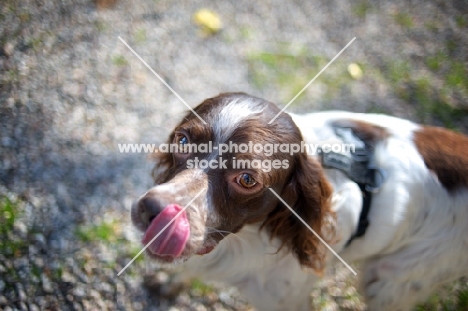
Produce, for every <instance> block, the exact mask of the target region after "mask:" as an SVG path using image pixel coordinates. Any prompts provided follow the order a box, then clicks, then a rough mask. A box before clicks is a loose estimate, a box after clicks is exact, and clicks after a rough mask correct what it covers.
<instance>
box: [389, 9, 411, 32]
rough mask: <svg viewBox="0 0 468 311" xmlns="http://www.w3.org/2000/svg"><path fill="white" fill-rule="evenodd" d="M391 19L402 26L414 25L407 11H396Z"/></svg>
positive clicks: (409, 26)
mask: <svg viewBox="0 0 468 311" xmlns="http://www.w3.org/2000/svg"><path fill="white" fill-rule="evenodd" d="M393 19H394V20H395V22H396V23H397V24H398V25H400V26H402V27H404V28H408V29H409V28H413V27H414V22H413V18H412V17H411V15H409V14H408V13H403V12H398V13H396V14H395V15H393Z"/></svg>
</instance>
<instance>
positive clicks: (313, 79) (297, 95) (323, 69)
mask: <svg viewBox="0 0 468 311" xmlns="http://www.w3.org/2000/svg"><path fill="white" fill-rule="evenodd" d="M354 40H356V37H354V38H353V39H352V40H351V41H349V42H348V44H346V46H345V47H344V48H343V49H342V50H341V51H340V52H338V54H336V56H335V57H333V58H332V60H331V61H329V62H328V64H326V65H325V67H323V68H322V70H320V71H319V73H317V74H316V75H315V77H313V78H312V80H310V81H309V83H307V84H306V86H304V87H303V88H302V90H300V91H299V93H297V94H296V96H294V98H293V99H291V100H290V101H289V103H288V104H287V105H286V106H284V108H283V109H281V111H280V112H278V114H277V115H276V116H275V117H274V118H273V119H271V121H270V122H268V124H271V123H273V121H275V120H276V118H278V116H279V115H280V114H282V113H283V112H284V111H285V110H286V108H288V107H289V105H291V104H292V103H293V101H295V100H296V99H297V98H298V97H299V96H300V95H301V94H302V93H303V92H304V91H305V90H306V89H307V88H308V87H309V86H310V85H311V84H312V82H314V81H315V79H317V78H318V77H319V76H320V75H321V74H322V72H324V71H325V70H326V69H327V68H328V66H330V65H331V64H332V63H333V62H334V61H335V60H336V59H337V58H338V56H340V55H341V53H343V52H344V50H346V49H347V48H348V47H349V46H350V45H351V43H353V42H354Z"/></svg>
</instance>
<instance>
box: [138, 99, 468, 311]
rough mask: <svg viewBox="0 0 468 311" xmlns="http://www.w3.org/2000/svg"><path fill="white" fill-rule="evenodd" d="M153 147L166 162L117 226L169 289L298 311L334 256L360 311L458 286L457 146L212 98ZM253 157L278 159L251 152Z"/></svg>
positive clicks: (324, 115)
mask: <svg viewBox="0 0 468 311" xmlns="http://www.w3.org/2000/svg"><path fill="white" fill-rule="evenodd" d="M305 144H308V145H310V146H315V147H316V149H315V151H314V152H311V151H310V150H303V149H305V148H304V146H305ZM340 144H341V145H342V146H345V145H346V144H347V145H349V146H350V147H352V146H354V150H351V148H350V150H349V152H348V151H345V152H341V153H340V152H338V151H339V150H338V149H340V148H338V147H340ZM167 145H175V146H178V147H179V148H178V149H177V150H175V151H172V152H159V153H158V154H157V157H158V164H157V166H156V167H155V169H154V171H153V177H154V180H155V186H154V187H152V188H151V189H149V190H148V191H147V192H146V193H145V194H144V195H143V196H142V197H140V198H139V199H138V200H137V201H136V202H135V203H134V204H133V206H132V212H131V218H132V222H133V224H134V225H135V226H136V227H137V228H138V229H139V230H141V231H142V232H143V238H142V242H143V244H145V245H147V244H148V248H147V249H146V253H147V255H148V256H149V257H150V258H152V259H154V260H156V261H158V262H159V263H162V264H164V265H169V266H174V265H177V266H179V267H182V271H183V272H182V274H181V279H190V278H195V277H196V278H200V279H202V280H213V281H221V282H225V283H228V284H231V285H234V286H236V287H237V288H239V289H240V291H241V293H242V294H243V295H245V297H246V298H247V300H248V301H249V302H250V303H251V304H252V305H253V306H254V307H255V308H257V309H258V310H269V311H271V310H309V309H310V293H311V291H312V289H313V288H314V286H315V285H316V282H317V278H318V277H320V275H321V274H322V273H323V271H324V269H325V268H326V266H331V265H335V264H342V263H340V261H339V258H338V257H337V256H335V254H336V255H338V256H339V257H340V258H341V259H342V260H343V261H344V262H346V263H349V264H351V263H357V264H360V265H359V267H360V269H359V270H358V272H357V276H356V277H358V278H359V280H360V281H359V282H360V289H361V291H362V294H363V296H364V298H365V300H366V304H367V306H368V308H369V310H379V311H380V310H392V311H395V310H411V309H412V307H414V306H415V305H416V304H417V303H419V302H423V301H424V300H425V299H427V297H428V296H429V295H430V294H431V293H432V292H434V291H435V290H436V289H437V288H438V287H439V286H440V285H441V284H444V283H447V282H450V281H453V280H456V279H457V278H460V277H461V276H465V275H468V256H467V251H468V138H467V137H466V136H464V135H462V134H458V133H455V132H452V131H449V130H447V129H443V128H436V127H428V126H421V125H418V124H415V123H413V122H410V121H407V120H403V119H399V118H395V117H391V116H386V115H379V114H362V113H351V112H339V111H332V112H317V113H310V114H305V115H295V114H288V113H285V112H282V111H280V110H279V108H278V107H277V106H275V105H274V104H272V103H270V102H268V101H266V100H263V99H260V98H256V97H253V96H250V95H247V94H244V93H224V94H220V95H219V96H216V97H213V98H209V99H206V100H205V101H203V102H202V103H201V104H200V105H199V106H197V107H196V108H195V109H194V111H193V112H190V113H188V114H187V115H186V116H185V117H184V118H183V120H182V122H181V123H180V124H179V125H178V126H177V127H176V128H175V130H174V131H173V132H172V133H171V135H170V139H169V141H168V144H167ZM266 145H269V146H279V147H278V148H277V150H273V149H275V148H269V149H268V150H267V149H266V148H264V149H263V152H257V151H260V149H261V148H260V147H261V146H266ZM190 146H204V147H205V148H200V149H203V150H200V149H198V150H195V148H192V149H190V148H189V147H190ZM207 146H208V147H211V149H209V148H206V147H207ZM226 146H227V147H228V148H226ZM236 146H237V147H238V148H237V149H236V148H235V147H236ZM241 146H243V147H244V148H243V149H244V150H239V149H240V147H241ZM252 146H253V147H254V148H253V149H252V148H250V147H252ZM284 146H296V147H295V148H294V152H291V151H292V150H293V148H292V147H291V148H290V149H289V150H288V149H287V148H285V147H284ZM297 146H301V148H300V150H297ZM335 146H338V147H335ZM249 148H250V149H249ZM206 149H209V150H208V151H207V150H206ZM221 149H222V151H223V152H222V153H221V152H220V150H221ZM343 149H344V148H343ZM271 150H273V152H272V151H271ZM330 150H331V151H330ZM265 151H268V152H265ZM275 151H276V152H275ZM327 151H328V152H327ZM335 151H336V152H335ZM220 154H221V155H220ZM240 161H243V162H241V164H244V166H241V165H240V164H239V162H240ZM247 164H250V166H248V165H247ZM290 209H292V210H293V211H294V212H295V213H293V212H292V211H291V210H290ZM301 220H303V221H304V222H305V223H306V224H307V225H308V226H306V225H305V224H304V223H303V222H302V221H301ZM171 221H172V222H171ZM161 231H162V232H161ZM314 233H315V234H314ZM327 245H328V246H329V247H330V248H327Z"/></svg>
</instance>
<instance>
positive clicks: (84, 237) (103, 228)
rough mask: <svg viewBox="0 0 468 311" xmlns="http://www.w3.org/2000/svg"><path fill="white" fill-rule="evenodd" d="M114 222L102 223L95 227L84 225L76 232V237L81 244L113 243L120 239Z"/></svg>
mask: <svg viewBox="0 0 468 311" xmlns="http://www.w3.org/2000/svg"><path fill="white" fill-rule="evenodd" d="M117 228H118V224H117V223H116V222H103V223H100V224H96V225H85V226H81V227H78V229H77V230H76V235H77V237H78V238H79V239H80V240H81V241H83V242H92V241H102V242H109V243H110V242H115V241H117V240H118V239H121V237H120V234H119V233H118V230H117Z"/></svg>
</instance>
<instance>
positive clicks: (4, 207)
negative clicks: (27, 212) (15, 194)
mask: <svg viewBox="0 0 468 311" xmlns="http://www.w3.org/2000/svg"><path fill="white" fill-rule="evenodd" d="M19 204H20V202H15V201H12V200H11V199H9V198H8V197H6V196H0V253H2V254H3V255H5V256H6V257H9V258H17V257H20V256H21V255H23V254H25V253H26V252H27V251H28V248H27V243H26V242H23V240H21V239H11V238H10V234H11V233H12V231H13V229H14V226H15V222H16V220H17V218H18V217H19V216H20V214H21V212H20V208H19Z"/></svg>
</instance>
